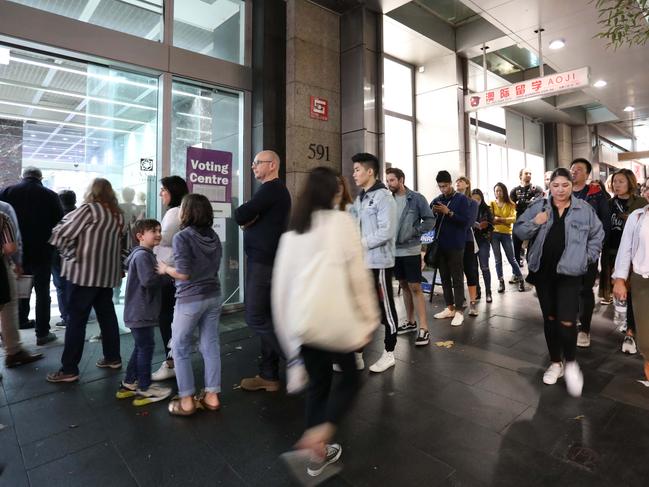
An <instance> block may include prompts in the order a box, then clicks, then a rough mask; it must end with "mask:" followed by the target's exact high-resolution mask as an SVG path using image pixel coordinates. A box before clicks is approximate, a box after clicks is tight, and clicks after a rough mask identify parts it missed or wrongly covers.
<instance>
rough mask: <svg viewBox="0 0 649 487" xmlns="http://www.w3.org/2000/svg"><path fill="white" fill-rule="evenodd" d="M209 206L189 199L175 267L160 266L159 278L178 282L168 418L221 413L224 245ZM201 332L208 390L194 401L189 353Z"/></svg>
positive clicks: (177, 241)
mask: <svg viewBox="0 0 649 487" xmlns="http://www.w3.org/2000/svg"><path fill="white" fill-rule="evenodd" d="M212 223H213V214H212V205H211V204H210V202H209V200H208V199H207V198H206V197H205V196H203V195H201V194H188V195H187V196H185V197H184V198H183V202H182V204H181V205H180V225H181V228H182V230H181V231H180V232H178V233H177V234H176V235H175V236H174V238H173V249H174V266H173V267H172V266H170V265H168V264H165V263H164V262H159V263H158V272H159V273H160V274H167V275H169V276H171V277H173V278H174V279H175V280H176V308H175V310H174V321H173V323H172V324H171V335H172V339H171V352H172V354H173V357H174V365H175V369H176V381H177V383H178V396H179V397H178V398H176V399H172V400H171V402H170V403H169V413H170V414H172V415H175V416H189V415H191V414H194V413H195V412H196V409H197V408H198V409H210V410H213V411H216V410H218V409H220V407H221V403H220V401H219V396H218V394H219V393H220V392H221V349H220V341H219V318H220V316H221V283H220V281H219V267H220V265H221V241H220V240H219V237H218V235H217V234H216V233H215V232H214V230H213V229H212ZM196 328H198V349H199V350H200V352H201V355H202V356H203V362H204V364H205V367H204V369H205V370H204V373H205V389H204V390H203V391H202V392H201V393H200V394H198V395H197V396H196V397H194V393H195V392H196V389H195V385H194V372H193V371H192V361H191V353H192V348H193V343H194V338H193V335H194V330H196Z"/></svg>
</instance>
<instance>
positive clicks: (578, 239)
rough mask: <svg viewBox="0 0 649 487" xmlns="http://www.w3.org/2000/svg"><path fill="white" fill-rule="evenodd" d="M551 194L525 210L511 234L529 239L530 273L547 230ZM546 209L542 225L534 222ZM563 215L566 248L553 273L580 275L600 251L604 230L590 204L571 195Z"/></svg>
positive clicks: (537, 264) (536, 265)
mask: <svg viewBox="0 0 649 487" xmlns="http://www.w3.org/2000/svg"><path fill="white" fill-rule="evenodd" d="M551 204H552V197H551V196H550V197H548V199H547V200H546V199H539V200H536V201H535V202H533V203H532V204H531V205H530V206H529V207H528V209H527V210H525V213H523V215H522V216H521V217H520V218H519V219H518V221H516V223H515V224H514V233H515V234H516V236H517V237H518V238H520V239H521V240H531V241H532V242H531V247H530V248H529V249H528V258H527V260H528V265H529V269H530V271H532V272H537V271H538V270H539V268H540V266H541V257H542V255H543V244H544V243H545V237H546V235H547V234H548V230H549V229H550V227H551V226H552V219H553V212H552V211H550V210H551V208H552V207H551ZM544 209H545V210H548V213H549V217H548V221H547V222H546V223H545V224H543V225H537V224H536V223H534V218H535V217H536V215H538V214H539V213H540V212H541V211H544ZM567 211H568V214H567V215H566V217H565V227H566V247H565V249H564V251H563V254H562V255H561V259H559V264H558V265H557V274H562V275H565V276H582V275H584V274H586V271H587V270H588V264H590V263H593V262H597V260H598V259H599V255H600V253H601V251H602V243H603V241H604V229H603V227H602V222H601V221H600V220H599V218H598V216H597V213H595V210H594V209H593V207H592V206H591V205H590V204H589V203H587V202H586V201H583V200H580V199H577V198H575V197H574V196H572V197H571V202H570V208H568V210H567Z"/></svg>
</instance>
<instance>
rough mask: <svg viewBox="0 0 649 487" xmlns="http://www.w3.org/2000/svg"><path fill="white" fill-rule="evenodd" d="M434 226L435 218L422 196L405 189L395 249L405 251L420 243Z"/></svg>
mask: <svg viewBox="0 0 649 487" xmlns="http://www.w3.org/2000/svg"><path fill="white" fill-rule="evenodd" d="M434 226H435V216H434V215H433V211H432V210H431V209H430V207H429V206H428V201H426V198H424V196H423V195H421V194H419V193H417V192H416V191H412V190H410V189H408V188H406V207H405V209H404V210H403V213H402V214H401V216H400V217H399V228H398V230H397V248H398V249H407V248H410V247H413V246H415V245H419V244H420V242H421V236H422V235H423V234H424V233H426V232H430V231H431V230H432V229H433V227H434Z"/></svg>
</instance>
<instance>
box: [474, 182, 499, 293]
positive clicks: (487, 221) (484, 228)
mask: <svg viewBox="0 0 649 487" xmlns="http://www.w3.org/2000/svg"><path fill="white" fill-rule="evenodd" d="M471 198H473V199H474V200H475V201H477V203H478V218H476V222H475V223H474V224H473V234H474V235H475V241H476V242H477V243H478V260H479V261H480V270H481V271H482V280H483V281H484V286H485V294H486V295H487V303H491V302H492V301H493V299H492V297H491V271H490V270H489V258H490V256H491V234H492V233H493V230H494V215H493V213H492V212H491V208H489V205H488V204H487V203H486V202H485V200H484V194H482V191H481V190H479V189H478V188H476V189H474V190H473V191H472V192H471ZM481 295H482V290H481V289H480V284H478V299H480V297H481Z"/></svg>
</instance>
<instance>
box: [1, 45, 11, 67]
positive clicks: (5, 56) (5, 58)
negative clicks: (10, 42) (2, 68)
mask: <svg viewBox="0 0 649 487" xmlns="http://www.w3.org/2000/svg"><path fill="white" fill-rule="evenodd" d="M10 58H11V56H10V54H9V48H8V47H1V46H0V64H9V59H10Z"/></svg>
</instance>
